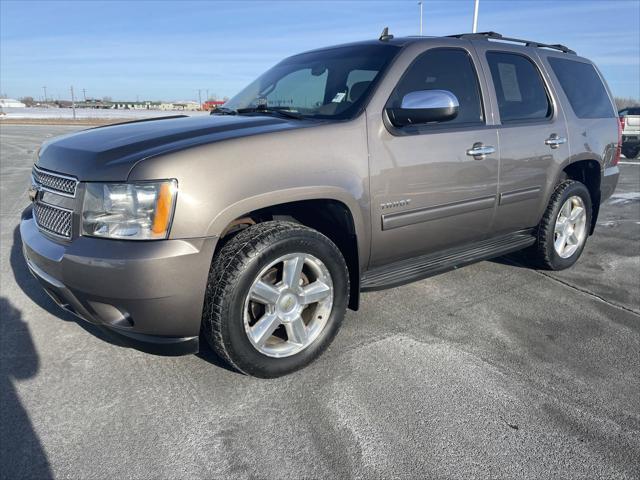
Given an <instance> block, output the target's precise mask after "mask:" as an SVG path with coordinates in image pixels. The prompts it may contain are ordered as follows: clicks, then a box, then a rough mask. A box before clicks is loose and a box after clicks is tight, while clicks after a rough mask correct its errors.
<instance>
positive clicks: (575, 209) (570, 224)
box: [553, 195, 587, 258]
mask: <svg viewBox="0 0 640 480" xmlns="http://www.w3.org/2000/svg"><path fill="white" fill-rule="evenodd" d="M586 237H587V212H586V208H585V205H584V201H583V200H582V198H580V197H579V196H577V195H574V196H572V197H569V198H568V199H567V200H566V201H565V202H564V204H563V205H562V208H561V209H560V212H559V213H558V216H557V217H556V224H555V227H554V236H553V246H554V248H555V251H556V253H557V254H558V255H559V256H560V257H561V258H569V257H570V256H572V255H573V254H574V253H575V252H576V251H577V250H578V249H579V248H580V246H581V245H582V244H583V243H584V241H585V239H586Z"/></svg>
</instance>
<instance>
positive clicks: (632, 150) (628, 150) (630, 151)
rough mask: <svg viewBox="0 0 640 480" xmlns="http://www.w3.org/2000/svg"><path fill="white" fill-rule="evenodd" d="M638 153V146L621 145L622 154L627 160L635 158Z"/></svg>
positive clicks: (639, 148)
mask: <svg viewBox="0 0 640 480" xmlns="http://www.w3.org/2000/svg"><path fill="white" fill-rule="evenodd" d="M638 153H640V147H638V146H636V147H625V146H624V145H623V146H622V154H623V155H624V156H625V157H626V158H628V159H629V160H633V159H634V158H636V157H637V156H638Z"/></svg>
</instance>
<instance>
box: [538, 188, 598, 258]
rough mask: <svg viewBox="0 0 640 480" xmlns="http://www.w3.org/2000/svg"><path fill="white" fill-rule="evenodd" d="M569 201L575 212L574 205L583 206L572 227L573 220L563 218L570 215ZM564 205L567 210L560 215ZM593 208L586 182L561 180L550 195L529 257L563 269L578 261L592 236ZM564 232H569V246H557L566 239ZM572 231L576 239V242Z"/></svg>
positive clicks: (567, 244) (567, 236)
mask: <svg viewBox="0 0 640 480" xmlns="http://www.w3.org/2000/svg"><path fill="white" fill-rule="evenodd" d="M567 205H569V207H570V208H571V210H570V211H571V213H572V214H574V215H575V214H576V213H575V212H577V210H573V209H575V208H582V209H583V215H582V216H581V217H580V220H579V221H578V220H577V219H576V222H577V223H575V225H574V226H573V228H572V227H571V225H572V223H573V220H571V219H570V220H569V221H568V222H566V221H564V220H563V219H566V218H567V212H568V210H566V209H567ZM563 207H564V209H565V210H563V212H562V215H561V209H563ZM591 212H592V205H591V195H590V194H589V190H588V189H587V187H586V186H585V185H584V184H582V183H580V182H577V181H575V180H565V181H563V182H562V183H560V184H559V185H558V186H557V187H556V189H555V191H554V192H553V195H551V200H550V201H549V205H548V206H547V209H546V211H545V213H544V215H543V217H542V220H541V221H540V224H539V225H538V228H537V235H536V236H537V239H536V243H535V244H534V245H533V247H532V249H531V250H530V252H531V254H530V255H529V259H530V260H533V263H535V265H536V266H537V267H540V268H543V269H546V270H564V269H565V268H569V267H570V266H572V265H573V264H574V263H576V261H577V260H578V258H579V257H580V255H581V254H582V251H583V250H584V246H585V245H586V242H587V237H588V236H589V231H590V228H591ZM556 227H557V230H558V231H556ZM570 232H571V234H569V233H570ZM563 234H566V235H565V238H569V241H567V243H566V246H567V248H566V249H563V248H561V247H558V246H556V243H558V245H561V244H562V243H563V242H562V238H561V237H562V235H563ZM572 235H573V236H574V237H575V239H576V242H573V239H572V237H571V236H572Z"/></svg>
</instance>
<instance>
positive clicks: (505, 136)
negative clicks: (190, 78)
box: [20, 33, 620, 377]
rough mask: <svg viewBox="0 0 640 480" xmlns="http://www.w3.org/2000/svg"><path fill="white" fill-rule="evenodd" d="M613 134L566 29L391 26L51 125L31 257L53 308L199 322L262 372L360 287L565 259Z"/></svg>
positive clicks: (606, 103) (302, 351)
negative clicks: (127, 108)
mask: <svg viewBox="0 0 640 480" xmlns="http://www.w3.org/2000/svg"><path fill="white" fill-rule="evenodd" d="M505 40H506V41H505ZM619 135H620V132H619V122H618V119H617V115H616V112H615V110H614V107H613V103H612V101H611V95H610V94H609V92H608V90H607V87H606V86H605V83H604V81H603V79H602V76H601V75H600V73H599V72H598V70H597V69H596V67H595V66H594V65H593V64H592V63H591V62H590V61H588V60H586V59H584V58H581V57H578V56H577V55H576V54H575V52H573V51H571V50H569V49H568V48H566V47H564V46H562V45H545V44H540V43H536V42H531V41H521V40H517V39H507V38H503V37H501V36H500V35H498V34H495V33H485V34H464V35H455V36H452V37H443V38H420V37H418V38H401V39H394V38H393V37H392V36H391V35H388V34H385V35H383V36H382V37H381V38H380V39H379V40H375V41H366V42H361V43H353V44H349V45H343V46H337V47H331V48H326V49H321V50H315V51H312V52H307V53H303V54H300V55H296V56H293V57H291V58H288V59H286V60H284V61H282V62H281V63H279V64H277V65H276V66H275V67H273V68H272V69H271V70H269V71H268V72H266V73H265V74H264V75H262V76H261V77H259V78H258V79H257V80H256V81H255V82H253V83H251V84H250V85H249V86H248V87H246V88H245V89H244V90H242V91H241V92H240V93H239V94H238V95H237V96H235V97H234V98H232V99H231V100H229V101H228V102H227V103H226V104H225V105H224V107H222V108H220V109H219V110H217V111H216V112H214V114H213V115H212V116H207V117H192V118H164V119H155V120H145V121H139V122H130V123H127V124H120V125H115V126H108V127H101V128H94V129H90V130H86V131H83V132H79V133H76V134H73V135H68V136H65V137H61V138H57V139H54V140H51V141H49V142H47V143H45V144H44V145H43V146H42V148H41V150H40V153H39V157H38V159H37V162H36V165H35V166H34V168H33V185H32V188H31V190H30V196H31V199H32V205H31V206H30V207H29V208H28V209H27V210H25V212H24V214H23V219H22V222H21V226H20V231H21V234H22V240H23V243H24V255H25V258H26V260H27V263H28V265H29V268H30V269H31V271H32V272H33V274H34V275H35V277H36V278H38V279H39V280H40V282H41V283H42V284H43V286H44V288H45V289H46V290H47V292H48V293H49V294H50V295H51V297H52V298H53V299H54V300H55V301H56V302H57V303H58V304H59V305H60V306H62V307H64V308H66V309H67V310H70V311H71V312H73V313H75V314H76V315H78V316H80V317H82V318H83V319H85V320H88V321H90V322H92V323H95V324H99V325H102V326H105V327H108V328H110V329H111V330H113V331H116V332H118V333H120V334H122V335H123V336H124V337H127V338H128V339H130V340H131V342H133V343H135V344H137V345H139V346H141V348H147V349H151V348H152V347H153V348H155V349H159V350H162V351H173V352H183V353H186V352H194V351H197V349H198V340H199V338H200V336H202V337H203V338H205V339H206V340H207V341H208V342H209V343H210V344H211V345H212V346H213V348H214V349H215V350H216V351H217V352H218V353H219V354H220V355H221V356H222V357H223V358H224V359H226V360H227V361H228V362H229V363H230V364H231V365H232V366H233V367H235V368H236V369H238V370H240V371H242V372H245V373H247V374H251V375H256V376H261V377H275V376H279V375H283V374H286V373H289V372H291V371H293V370H296V369H298V368H300V367H302V366H304V365H306V364H308V363H309V362H310V361H311V360H313V359H314V358H316V357H317V356H318V355H319V354H320V353H321V352H322V351H323V350H324V349H325V348H326V347H327V346H328V345H329V343H330V342H331V340H332V338H333V337H334V335H335V334H336V332H337V331H338V329H339V327H340V324H341V322H342V319H343V317H344V314H345V309H346V308H347V307H349V308H352V309H354V310H355V309H357V308H358V302H359V298H360V292H361V291H367V290H376V289H383V288H389V287H394V286H397V285H401V284H403V283H407V282H412V281H415V280H419V279H422V278H425V277H427V276H430V275H433V274H436V273H439V272H443V271H445V270H449V269H452V268H455V267H458V266H461V265H466V264H469V263H472V262H476V261H478V260H482V259H487V258H490V257H495V256H498V255H503V254H506V253H508V252H513V251H516V250H521V249H527V254H526V255H527V257H528V258H529V259H530V260H531V262H532V264H535V265H536V266H538V267H541V268H547V269H554V270H559V269H563V268H567V267H569V266H571V265H572V264H573V263H574V262H575V261H576V260H577V259H578V257H579V256H580V254H581V252H582V250H583V248H584V246H585V242H586V241H587V237H588V236H589V235H590V234H592V233H593V230H594V227H595V225H596V218H597V216H598V209H599V206H600V204H601V203H602V201H603V200H604V199H606V198H607V197H609V196H610V195H611V194H612V192H613V190H614V188H615V186H616V182H617V180H618V174H619V170H618V167H617V166H616V165H617V163H618V159H619V156H620V137H619Z"/></svg>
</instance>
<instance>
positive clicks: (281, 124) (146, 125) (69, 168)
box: [37, 115, 311, 181]
mask: <svg viewBox="0 0 640 480" xmlns="http://www.w3.org/2000/svg"><path fill="white" fill-rule="evenodd" d="M310 125H311V123H310V122H307V121H300V120H287V119H282V118H277V117H266V116H231V115H225V116H221V115H208V116H202V117H181V118H176V117H172V118H158V119H151V120H143V121H138V122H130V123H122V124H117V125H110V126H106V127H98V128H92V129H89V130H83V131H81V132H77V133H73V134H70V135H65V136H63V137H58V138H55V139H52V140H50V141H48V142H46V143H44V144H43V145H42V148H41V149H40V155H39V158H38V162H37V164H38V166H39V167H41V168H44V169H47V170H52V171H55V172H60V173H64V174H67V175H73V176H75V177H77V178H78V180H80V181H125V180H126V179H127V177H128V176H129V172H130V171H131V169H132V168H133V167H134V166H135V164H136V163H137V162H139V161H140V160H142V159H145V158H148V157H152V156H156V155H160V154H163V153H169V152H175V151H177V150H183V149H186V148H190V147H194V146H198V145H203V144H207V143H214V142H219V141H221V140H227V139H231V138H238V137H243V136H248V135H257V134H260V133H270V132H278V131H283V130H291V129H295V128H302V127H304V126H310Z"/></svg>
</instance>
